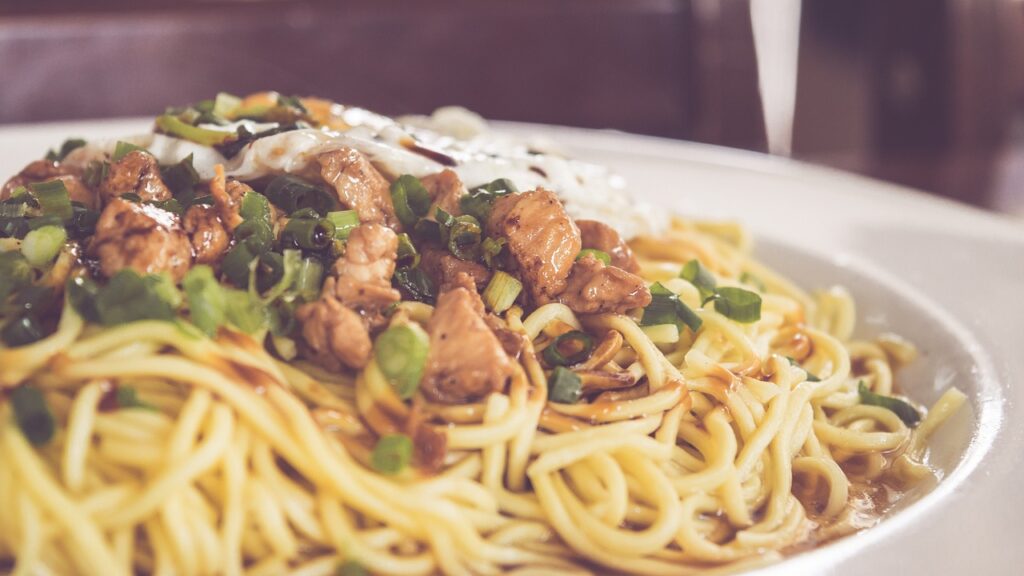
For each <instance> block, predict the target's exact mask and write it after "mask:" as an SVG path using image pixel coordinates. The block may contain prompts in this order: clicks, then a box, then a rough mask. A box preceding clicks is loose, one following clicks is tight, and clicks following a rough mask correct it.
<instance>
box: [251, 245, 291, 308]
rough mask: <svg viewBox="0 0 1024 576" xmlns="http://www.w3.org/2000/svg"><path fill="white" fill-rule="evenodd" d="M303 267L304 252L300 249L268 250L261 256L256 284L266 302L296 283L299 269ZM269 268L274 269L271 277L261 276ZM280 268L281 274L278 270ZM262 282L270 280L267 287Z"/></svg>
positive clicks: (277, 296)
mask: <svg viewBox="0 0 1024 576" xmlns="http://www.w3.org/2000/svg"><path fill="white" fill-rule="evenodd" d="M301 268H302V252H299V251H298V250H285V251H284V253H283V254H278V253H277V252H267V253H266V254H264V255H263V256H261V257H260V264H259V266H258V267H257V275H256V285H257V287H258V288H259V290H260V293H261V294H263V301H264V302H265V303H269V302H273V301H274V300H277V299H278V298H279V297H281V296H282V295H283V294H284V293H285V292H287V291H288V290H290V289H291V288H292V286H294V285H295V281H296V280H297V279H298V276H299V270H300V269H301ZM267 269H272V271H273V274H272V275H271V277H272V278H273V281H271V280H270V279H269V278H267V277H264V276H261V274H266V271H267ZM278 269H280V274H278V273H277V270H278ZM260 282H270V284H269V285H268V286H267V287H263V286H261V284H260Z"/></svg>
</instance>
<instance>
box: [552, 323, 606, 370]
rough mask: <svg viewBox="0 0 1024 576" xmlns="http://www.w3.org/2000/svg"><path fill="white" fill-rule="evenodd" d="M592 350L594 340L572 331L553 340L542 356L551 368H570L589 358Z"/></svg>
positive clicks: (585, 334) (584, 334)
mask: <svg viewBox="0 0 1024 576" xmlns="http://www.w3.org/2000/svg"><path fill="white" fill-rule="evenodd" d="M593 349H594V339H593V338H591V337H590V335H589V334H587V333H586V332H581V331H579V330H572V331H570V332H566V333H565V334H562V335H561V336H559V337H557V338H555V339H554V340H553V341H552V342H551V344H548V346H547V348H545V349H544V352H543V354H542V355H543V356H544V361H546V362H547V363H548V364H549V365H551V366H572V365H573V364H579V363H580V362H583V361H584V360H586V359H587V358H589V357H590V353H591V351H593Z"/></svg>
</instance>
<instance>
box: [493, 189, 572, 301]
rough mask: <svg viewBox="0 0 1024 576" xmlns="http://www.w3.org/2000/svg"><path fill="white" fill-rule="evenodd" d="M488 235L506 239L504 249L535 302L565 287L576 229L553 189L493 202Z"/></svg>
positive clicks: (504, 197)
mask: <svg viewBox="0 0 1024 576" xmlns="http://www.w3.org/2000/svg"><path fill="white" fill-rule="evenodd" d="M487 231H488V234H491V235H497V236H502V237H504V238H505V239H506V240H508V251H509V253H510V254H511V255H512V258H513V259H515V262H516V264H517V265H518V267H519V275H520V276H522V279H523V283H524V284H525V285H526V287H527V288H528V289H529V291H530V295H531V296H532V297H533V300H534V302H535V303H537V304H546V303H548V302H550V301H552V300H553V299H554V298H555V296H557V295H558V294H559V293H561V292H562V291H563V290H564V289H565V283H566V280H567V279H568V277H569V272H570V270H571V269H572V263H573V261H574V260H575V259H576V256H577V255H578V254H579V252H580V247H581V245H582V244H581V241H580V231H579V229H578V228H576V224H574V223H573V221H572V219H571V218H569V215H568V214H566V212H565V207H563V206H562V202H561V201H559V199H558V196H556V195H555V193H554V192H550V191H548V190H544V189H542V188H538V189H537V190H535V191H533V192H524V193H522V194H509V195H507V196H502V197H500V198H498V199H497V200H496V201H495V202H494V207H493V209H492V210H491V216H490V218H489V219H488V221H487Z"/></svg>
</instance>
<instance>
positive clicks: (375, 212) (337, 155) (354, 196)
mask: <svg viewBox="0 0 1024 576" xmlns="http://www.w3.org/2000/svg"><path fill="white" fill-rule="evenodd" d="M317 162H319V163H320V176H321V177H323V179H324V181H325V182H327V183H328V184H330V185H331V186H333V187H334V190H335V191H336V192H337V194H338V200H340V201H341V203H342V204H343V205H344V206H345V207H346V208H349V209H352V210H355V211H356V213H357V214H359V221H360V222H364V223H369V222H375V223H379V224H385V225H387V226H388V227H390V228H392V229H393V230H398V231H401V224H400V223H399V221H398V217H397V216H395V207H394V205H393V204H392V203H391V189H390V185H389V184H388V181H387V180H386V179H385V178H384V176H382V175H381V173H380V172H378V171H377V169H376V168H374V167H373V165H372V164H370V161H369V160H367V159H366V156H363V155H362V154H360V153H359V152H357V151H355V150H352V149H351V148H341V149H338V150H331V151H330V152H324V153H323V154H320V155H319V156H317Z"/></svg>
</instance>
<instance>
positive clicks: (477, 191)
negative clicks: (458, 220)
mask: <svg viewBox="0 0 1024 576" xmlns="http://www.w3.org/2000/svg"><path fill="white" fill-rule="evenodd" d="M513 192H518V190H517V189H516V186H515V184H513V183H512V181H511V180H509V179H507V178H499V179H497V180H493V181H491V182H488V183H487V184H484V185H482V186H477V187H476V188H474V189H473V190H472V191H471V192H470V193H469V194H465V195H463V196H462V198H460V199H459V208H460V209H461V210H462V213H463V214H468V215H470V216H473V217H474V218H476V219H477V220H478V221H479V222H481V223H484V222H487V219H488V218H489V217H490V215H491V208H492V207H493V206H494V201H495V200H497V199H498V197H499V196H504V195H505V194H511V193H513Z"/></svg>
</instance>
